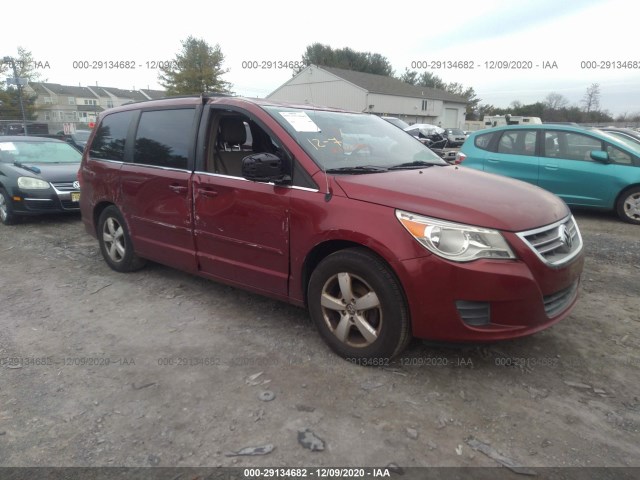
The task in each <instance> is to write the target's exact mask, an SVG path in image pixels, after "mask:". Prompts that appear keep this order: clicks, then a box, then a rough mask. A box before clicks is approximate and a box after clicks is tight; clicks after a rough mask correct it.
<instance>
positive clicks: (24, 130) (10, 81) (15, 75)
mask: <svg viewBox="0 0 640 480" xmlns="http://www.w3.org/2000/svg"><path fill="white" fill-rule="evenodd" d="M2 61H3V62H5V63H11V67H12V69H13V79H10V78H8V79H7V84H8V85H11V84H15V86H16V87H18V100H19V101H20V112H21V113H22V134H23V135H25V136H26V135H27V117H26V115H25V114H24V105H23V103H22V82H23V81H25V79H23V78H18V69H17V68H16V61H15V60H14V59H13V58H12V57H4V58H3V59H2ZM25 83H26V81H25Z"/></svg>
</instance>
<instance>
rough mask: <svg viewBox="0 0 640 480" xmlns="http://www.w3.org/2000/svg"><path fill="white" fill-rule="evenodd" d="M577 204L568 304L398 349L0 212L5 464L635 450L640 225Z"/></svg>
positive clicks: (56, 225)
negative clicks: (373, 353) (118, 267)
mask: <svg viewBox="0 0 640 480" xmlns="http://www.w3.org/2000/svg"><path fill="white" fill-rule="evenodd" d="M575 213H576V217H577V219H578V222H579V225H580V227H581V229H582V233H583V237H584V239H585V244H586V248H587V262H586V267H585V273H584V277H583V283H582V287H581V298H580V300H579V303H578V306H577V307H576V309H575V310H574V312H573V314H572V315H571V316H570V317H569V318H567V319H566V320H564V321H563V322H561V323H559V324H558V325H556V326H554V327H552V328H551V329H548V330H546V331H544V332H541V333H539V334H536V335H534V336H531V337H528V338H526V339H520V340H516V341H509V342H503V343H496V344H491V345H485V346H465V347H455V346H442V345H437V346H434V345H427V344H424V343H421V342H415V343H413V344H412V345H411V347H410V348H409V349H408V350H407V352H406V353H405V354H404V356H403V357H402V358H399V359H397V360H395V361H394V362H393V363H392V364H391V365H390V366H388V367H385V368H365V367H360V366H357V365H352V364H350V363H347V362H345V361H343V360H341V359H340V358H338V357H336V356H335V355H334V354H332V353H331V352H330V351H329V350H328V348H327V347H326V346H325V345H324V343H323V342H322V341H321V340H320V338H319V336H318V335H317V333H316V331H315V329H314V327H313V326H312V324H311V323H310V321H309V319H308V317H307V314H306V312H305V311H303V310H301V309H298V308H295V307H291V306H289V305H286V304H284V303H279V302H276V301H272V300H269V299H265V298H262V297H259V296H257V295H253V294H250V293H246V292H244V291H241V290H237V289H234V288H230V287H226V286H224V285H220V284H216V283H213V282H210V281H207V280H203V279H200V278H197V277H194V276H190V275H187V274H184V273H181V272H178V271H176V270H172V269H170V268H166V267H163V266H160V265H157V264H150V265H148V266H147V268H145V269H144V270H142V271H140V272H137V273H133V274H118V273H116V272H113V271H112V270H110V269H109V268H108V267H107V265H106V264H105V263H104V261H103V260H102V257H101V256H100V254H99V250H98V244H97V242H96V241H95V240H94V239H93V238H91V237H89V236H88V235H86V234H85V232H84V229H83V227H82V225H81V222H80V220H79V218H78V217H76V216H55V217H48V218H38V219H30V220H28V221H25V222H23V223H21V224H19V225H16V226H13V227H5V226H1V225H0V265H1V269H2V270H1V272H2V275H1V276H0V359H2V364H1V365H0V465H3V466H239V465H243V466H249V465H253V466H310V465H322V466H368V467H374V466H386V465H388V464H390V463H394V464H397V465H400V466H405V467H408V466H496V465H499V461H497V460H496V458H499V457H498V454H501V455H502V456H503V457H504V458H506V459H507V460H510V461H513V462H515V463H518V464H521V465H525V466H530V467H543V466H555V467H561V466H583V465H590V466H640V447H639V445H640V373H639V367H640V333H639V332H638V330H639V329H640V299H639V292H640V248H639V241H638V239H639V238H640V227H638V226H633V225H628V224H624V223H622V222H620V221H618V220H617V219H616V218H615V217H613V216H611V215H608V214H594V213H588V212H581V211H576V212H575ZM272 397H274V398H272ZM301 432H303V433H301ZM245 447H264V450H263V453H264V452H269V451H270V453H265V454H264V455H256V456H230V454H231V453H232V452H236V453H243V452H242V451H241V450H242V449H243V448H245ZM247 452H250V450H249V451H245V452H244V453H247ZM254 453H256V452H254ZM492 457H493V458H492Z"/></svg>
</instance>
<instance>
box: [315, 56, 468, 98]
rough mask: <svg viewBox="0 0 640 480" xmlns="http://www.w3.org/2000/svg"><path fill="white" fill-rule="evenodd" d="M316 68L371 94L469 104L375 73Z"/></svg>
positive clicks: (452, 95) (429, 89)
mask: <svg viewBox="0 0 640 480" xmlns="http://www.w3.org/2000/svg"><path fill="white" fill-rule="evenodd" d="M316 68H320V69H322V70H326V71H327V72H329V73H332V74H333V75H336V76H337V77H340V78H342V79H343V80H346V81H348V82H351V83H353V84H354V85H357V86H358V87H362V88H364V89H365V90H367V91H369V92H370V93H381V94H384V95H396V96H399V97H413V98H426V99H430V100H443V101H445V102H455V103H465V104H466V103H469V102H468V101H467V99H466V98H464V97H462V96H460V95H454V94H452V93H449V92H446V91H444V90H439V89H437V88H430V87H419V86H416V85H411V84H409V83H405V82H403V81H402V80H398V79H397V78H393V77H387V76H385V75H375V74H373V73H364V72H356V71H355V70H344V69H342V68H335V67H325V66H322V65H316Z"/></svg>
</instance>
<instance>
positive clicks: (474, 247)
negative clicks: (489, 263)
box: [396, 210, 516, 262]
mask: <svg viewBox="0 0 640 480" xmlns="http://www.w3.org/2000/svg"><path fill="white" fill-rule="evenodd" d="M396 217H397V218H398V220H400V223H402V225H403V226H404V228H406V229H407V231H408V232H409V233H410V234H411V235H413V238H415V239H416V240H417V241H418V242H420V243H421V244H422V245H423V246H424V247H425V248H426V249H427V250H429V251H431V252H433V253H435V254H436V255H438V256H440V257H443V258H446V259H447V260H453V261H455V262H470V261H472V260H478V259H479V258H493V259H511V258H516V256H515V255H514V254H513V252H512V251H511V248H509V245H508V244H507V242H506V240H505V239H504V237H503V236H502V234H501V233H500V232H498V231H497V230H491V229H488V228H480V227H474V226H471V225H464V224H461V223H452V222H446V221H443V220H437V219H435V218H429V217H423V216H422V215H416V214H415V213H409V212H405V211H402V210H396Z"/></svg>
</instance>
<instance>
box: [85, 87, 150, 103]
mask: <svg viewBox="0 0 640 480" xmlns="http://www.w3.org/2000/svg"><path fill="white" fill-rule="evenodd" d="M91 88H92V89H93V90H95V91H96V93H97V94H98V95H100V96H102V97H111V96H112V95H113V96H114V97H118V98H126V99H129V100H132V101H134V102H140V101H143V100H148V98H147V97H145V96H144V95H143V94H142V93H140V92H139V91H137V90H123V89H122V88H113V87H91Z"/></svg>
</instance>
